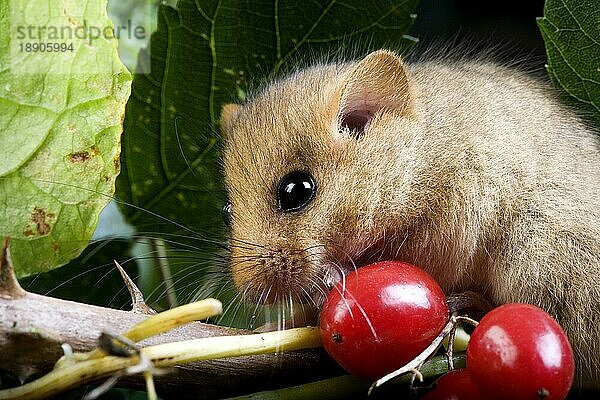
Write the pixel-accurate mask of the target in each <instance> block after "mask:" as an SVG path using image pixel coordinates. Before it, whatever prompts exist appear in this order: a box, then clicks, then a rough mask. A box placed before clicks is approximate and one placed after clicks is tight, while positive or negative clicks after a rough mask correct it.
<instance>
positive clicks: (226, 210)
mask: <svg viewBox="0 0 600 400" xmlns="http://www.w3.org/2000/svg"><path fill="white" fill-rule="evenodd" d="M223 222H225V225H227V226H230V225H231V202H230V201H228V202H227V204H225V205H224V206H223Z"/></svg>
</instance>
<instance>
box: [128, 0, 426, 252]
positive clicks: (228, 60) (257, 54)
mask: <svg viewBox="0 0 600 400" xmlns="http://www.w3.org/2000/svg"><path fill="white" fill-rule="evenodd" d="M417 3H418V0H393V1H381V0H378V1H370V2H365V1H363V0H346V1H344V2H338V1H335V0H331V1H313V2H297V1H291V0H279V1H268V0H262V1H251V2H249V1H241V0H209V1H202V2H198V1H192V0H180V1H179V2H178V5H177V9H174V8H172V7H169V6H161V7H160V8H159V11H158V12H159V19H158V28H157V31H156V32H155V33H154V34H153V35H152V38H151V42H150V50H149V51H144V52H142V54H141V55H140V59H139V64H140V65H139V66H138V70H140V67H141V68H144V69H145V71H146V72H147V74H136V76H135V77H134V82H133V88H132V96H131V98H130V100H129V102H128V104H127V109H126V119H125V134H124V138H123V154H122V157H121V160H122V164H123V173H122V174H121V176H120V177H119V179H118V181H117V194H118V197H119V198H120V199H121V200H123V201H124V202H125V203H127V204H129V205H132V207H125V208H124V212H125V213H126V214H127V216H128V218H129V221H130V222H132V223H133V224H135V225H136V226H137V227H138V229H140V230H141V231H151V232H165V233H171V234H182V233H184V232H186V228H189V229H191V230H193V231H194V232H197V233H198V234H199V235H202V236H203V237H205V238H210V239H217V240H218V239H219V238H221V237H222V233H223V224H222V218H221V207H222V206H223V204H224V202H225V193H224V189H223V186H222V183H221V181H222V180H221V176H220V167H219V147H220V144H221V138H220V136H219V135H218V134H217V133H216V132H217V126H218V118H219V112H220V109H221V107H222V105H223V104H225V103H229V102H240V101H243V100H244V98H245V95H246V91H247V90H248V85H249V84H256V83H257V82H258V83H260V82H261V81H262V80H264V78H265V77H266V76H271V75H273V74H277V73H280V72H281V71H287V70H290V69H293V68H294V67H296V66H297V65H301V64H302V63H306V62H307V61H310V59H314V58H323V55H325V54H328V53H348V54H351V55H360V54H363V53H365V52H367V51H370V50H374V49H377V48H381V47H392V48H396V49H399V50H402V49H406V48H408V47H409V46H410V45H411V44H412V43H413V42H414V41H415V40H414V39H412V38H409V37H407V36H405V35H404V34H405V33H406V31H407V30H408V28H409V27H410V25H411V24H412V21H413V19H414V15H412V13H413V11H414V9H415V7H416V5H417ZM249 82H251V83H249ZM157 215H158V216H160V217H157ZM167 219H168V221H167ZM187 235H189V233H187ZM177 241H183V238H181V237H179V238H177ZM196 244H198V243H197V242H196Z"/></svg>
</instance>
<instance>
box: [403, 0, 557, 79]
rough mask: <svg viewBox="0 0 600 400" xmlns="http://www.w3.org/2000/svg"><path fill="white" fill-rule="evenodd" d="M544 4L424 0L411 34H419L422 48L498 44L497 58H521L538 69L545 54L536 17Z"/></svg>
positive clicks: (539, 0)
mask: <svg viewBox="0 0 600 400" xmlns="http://www.w3.org/2000/svg"><path fill="white" fill-rule="evenodd" d="M543 8H544V1H543V0H521V1H516V0H503V1H498V0H489V1H488V0H421V2H420V3H419V6H418V8H417V12H416V14H417V19H416V21H415V24H414V25H413V27H412V28H411V30H410V31H409V34H411V35H412V36H415V37H417V38H419V42H420V44H419V45H418V47H419V48H424V47H427V46H430V45H432V44H436V43H442V44H444V43H445V44H448V43H457V44H458V45H459V46H460V45H463V47H465V48H468V49H469V50H471V51H477V50H478V49H479V50H485V49H489V48H497V51H496V52H495V56H494V55H493V57H495V58H496V59H498V61H501V62H502V61H514V60H515V59H518V60H522V61H523V62H525V63H526V65H527V66H528V67H529V68H531V69H534V70H538V71H539V70H541V69H543V67H544V62H545V58H546V55H545V50H544V42H543V40H542V36H541V34H540V31H539V29H538V27H537V24H536V17H541V16H542V15H543Z"/></svg>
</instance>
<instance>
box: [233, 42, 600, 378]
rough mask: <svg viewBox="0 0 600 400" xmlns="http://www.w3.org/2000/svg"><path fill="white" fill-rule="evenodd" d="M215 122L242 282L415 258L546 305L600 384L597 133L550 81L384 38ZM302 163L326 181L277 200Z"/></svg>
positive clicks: (496, 299)
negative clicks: (405, 52)
mask: <svg viewBox="0 0 600 400" xmlns="http://www.w3.org/2000/svg"><path fill="white" fill-rule="evenodd" d="M365 115H367V116H368V122H367V123H365V124H362V126H359V127H358V131H356V132H355V131H353V129H355V128H356V127H355V124H352V125H351V126H350V127H349V126H347V125H344V122H343V121H345V120H351V119H352V117H354V116H358V119H359V120H360V121H362V119H361V118H362V117H363V116H365ZM359 125H361V124H360V123H359ZM222 127H223V131H224V133H225V134H226V135H227V143H226V147H225V152H224V166H225V178H226V184H227V188H228V190H229V194H230V200H231V203H232V205H233V207H232V210H233V212H232V217H233V218H232V226H231V237H232V241H231V243H232V246H231V247H232V254H231V264H232V273H233V278H234V281H235V283H236V285H237V286H238V287H239V289H240V290H241V291H242V292H243V293H244V294H245V295H246V296H247V297H248V298H250V299H252V300H254V301H265V300H268V301H285V302H289V303H290V304H291V303H292V301H293V299H299V300H302V301H307V300H310V301H315V302H317V303H318V302H319V299H320V298H322V296H323V294H324V291H325V290H326V286H327V283H328V280H330V279H332V277H333V279H334V280H335V279H339V275H340V274H341V273H343V272H345V271H348V270H350V269H352V268H354V267H355V266H360V265H364V264H366V263H368V262H373V261H377V260H384V259H385V260H391V259H397V260H402V261H408V262H411V263H414V264H416V265H418V266H420V267H422V268H424V269H425V270H427V271H428V272H430V273H431V274H432V275H433V276H434V277H435V278H436V280H437V281H438V282H439V283H440V285H441V286H442V287H443V288H444V290H445V291H446V293H451V292H461V291H465V290H474V291H477V292H479V293H481V294H482V295H484V296H485V297H486V298H488V299H489V300H490V301H491V302H492V303H494V304H502V303H508V302H527V303H532V304H536V305H539V306H541V307H542V308H544V309H546V310H547V311H548V312H549V313H550V314H551V315H553V316H554V317H556V318H557V320H558V321H559V322H560V324H561V325H562V326H563V327H564V329H565V330H566V332H567V334H568V335H569V337H570V340H571V343H572V345H573V348H574V351H575V355H576V360H577V363H578V370H577V371H578V372H577V374H578V379H579V380H578V383H579V384H580V385H582V386H588V387H596V388H597V387H600V329H599V328H600V283H599V282H598V278H599V277H600V196H598V187H599V186H600V145H599V142H598V137H597V136H596V135H595V133H594V132H592V131H591V129H589V128H588V127H586V126H585V124H584V123H582V122H581V120H580V119H579V118H578V117H577V116H575V115H574V114H573V113H572V112H571V111H570V110H568V109H567V108H565V107H564V106H563V105H561V104H560V103H559V102H558V101H557V100H556V96H555V94H554V93H553V92H552V91H551V90H550V89H548V88H547V87H545V85H544V84H542V83H540V82H539V81H537V80H535V79H533V78H531V77H528V76H526V75H524V74H522V73H520V72H517V71H514V70H510V69H506V68H503V67H501V66H497V65H494V64H489V63H485V62H466V61H464V62H445V61H437V62H436V61H432V62H423V63H415V64H411V65H404V64H403V63H402V61H400V59H399V58H398V57H396V56H395V55H394V54H392V53H389V52H384V51H380V52H376V53H372V54H371V55H369V56H368V57H366V58H365V59H363V60H362V61H360V62H355V63H340V64H325V65H318V66H315V67H312V68H308V69H305V70H301V71H298V72H297V73H294V74H292V75H290V76H288V77H287V78H285V79H283V80H280V81H276V82H274V83H272V84H271V85H269V86H268V87H266V88H265V89H264V90H263V91H262V92H261V93H259V94H258V95H257V96H256V97H255V98H253V99H252V100H251V101H249V102H248V103H247V104H245V105H243V106H235V107H234V106H227V107H226V109H225V110H224V113H223V117H222ZM296 170H301V171H309V172H310V173H311V174H312V176H314V178H315V181H316V182H317V185H318V189H317V194H316V196H315V198H314V200H313V201H312V202H311V204H310V205H309V206H308V207H307V208H306V209H305V210H302V211H299V212H294V213H282V212H281V211H280V210H278V209H277V201H276V194H275V191H276V187H277V182H279V180H280V179H281V177H282V176H284V175H285V174H286V173H288V172H291V171H296ZM240 243H244V244H243V245H240Z"/></svg>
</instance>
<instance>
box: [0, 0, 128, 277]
mask: <svg viewBox="0 0 600 400" xmlns="http://www.w3.org/2000/svg"><path fill="white" fill-rule="evenodd" d="M50 4H51V5H50ZM111 27H112V23H111V22H110V20H109V19H108V17H107V16H106V0H87V1H84V0H78V1H72V0H57V1H53V2H52V3H49V2H48V1H45V0H44V1H42V0H32V1H28V2H25V3H24V2H21V1H19V0H10V1H2V2H0V33H1V34H0V65H2V68H1V69H0V110H2V111H1V112H0V148H1V149H2V157H1V158H0V204H1V205H2V206H1V207H0V237H4V236H10V237H11V244H10V249H11V253H12V257H13V261H14V264H15V268H16V271H17V273H18V275H20V276H24V275H29V274H32V273H35V272H41V271H45V270H50V269H52V268H54V267H56V266H59V265H62V264H64V263H66V262H68V261H69V260H71V259H73V258H75V257H76V256H77V255H78V254H79V253H80V252H81V251H82V250H83V248H85V247H86V245H87V243H88V241H89V238H90V237H91V235H92V233H93V231H94V227H95V226H96V223H97V219H98V215H99V213H100V211H101V210H102V208H103V207H104V206H105V205H106V203H107V202H108V201H109V200H110V199H111V197H112V194H113V192H114V181H115V177H116V175H117V174H118V172H119V141H120V133H121V120H122V117H123V111H124V105H125V102H126V100H127V98H128V96H129V90H130V81H131V75H130V74H129V72H128V71H127V70H126V68H125V67H124V66H123V65H122V64H121V62H120V61H119V58H118V55H117V41H116V39H114V38H111V37H110V29H111ZM96 30H97V31H96ZM101 32H106V33H105V34H104V35H102V34H101ZM34 46H37V47H34ZM41 46H43V47H41ZM50 49H51V50H52V51H49V50H50Z"/></svg>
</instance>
